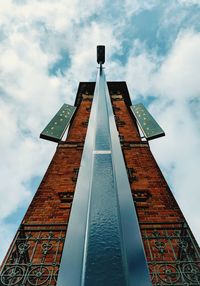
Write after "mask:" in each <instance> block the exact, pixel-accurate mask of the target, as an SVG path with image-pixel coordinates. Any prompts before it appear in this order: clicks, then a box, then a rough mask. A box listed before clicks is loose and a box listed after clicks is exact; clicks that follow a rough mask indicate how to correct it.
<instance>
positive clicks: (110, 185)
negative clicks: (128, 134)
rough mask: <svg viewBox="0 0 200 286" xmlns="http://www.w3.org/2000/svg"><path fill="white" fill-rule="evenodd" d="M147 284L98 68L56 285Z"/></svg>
mask: <svg viewBox="0 0 200 286" xmlns="http://www.w3.org/2000/svg"><path fill="white" fill-rule="evenodd" d="M104 284H105V285H110V286H112V285H113V286H114V285H115V286H117V285H119V286H126V285H130V286H132V285H137V286H144V285H151V282H150V277H149V273H148V267H147V263H146V260H145V254H144V249H143V243H142V239H141V236H140V230H139V226H138V222H137V216H136V212H135V209H134V205H133V201H132V197H131V190H130V185H129V182H128V177H127V173H126V168H125V163H124V159H123V155H122V151H121V146H120V142H119V138H118V132H117V129H116V125H115V121H114V115H113V111H112V106H111V101H110V97H109V94H108V89H107V84H106V80H105V74H104V71H103V70H102V69H101V71H99V72H98V75H97V82H96V87H95V93H94V99H93V104H92V109H91V114H90V120H89V125H88V130H87V135H86V140H85V145H84V150H83V156H82V160H81V166H80V171H79V176H78V180H77V185H76V190H75V196H74V200H73V206H72V210H71V215H70V219H69V225H68V231H67V236H66V242H65V246H64V250H63V255H62V260H61V266H60V271H59V276H58V282H57V285H58V286H65V285H73V286H80V285H84V286H89V285H95V286H101V285H104Z"/></svg>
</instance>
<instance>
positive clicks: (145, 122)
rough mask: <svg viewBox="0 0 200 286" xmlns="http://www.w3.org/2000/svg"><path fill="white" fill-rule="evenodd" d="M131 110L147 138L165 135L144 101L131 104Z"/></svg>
mask: <svg viewBox="0 0 200 286" xmlns="http://www.w3.org/2000/svg"><path fill="white" fill-rule="evenodd" d="M131 110H132V112H133V114H134V115H135V117H136V120H137V122H138V124H139V126H140V128H141V130H142V132H143V134H144V137H145V138H146V139H147V140H151V139H155V138H158V137H161V136H165V133H164V131H163V130H162V128H161V127H160V126H159V125H158V123H157V122H156V121H155V119H154V118H153V117H152V116H151V114H150V113H149V112H148V110H147V109H146V108H145V107H144V105H143V104H142V103H139V104H135V105H132V106H131Z"/></svg>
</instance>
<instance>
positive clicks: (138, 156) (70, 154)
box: [0, 82, 200, 286]
mask: <svg viewBox="0 0 200 286" xmlns="http://www.w3.org/2000/svg"><path fill="white" fill-rule="evenodd" d="M107 84H108V90H109V96H110V100H111V103H112V109H113V113H114V119H115V123H116V127H117V130H118V135H119V142H120V145H121V150H122V153H123V157H124V162H125V166H126V170H127V176H128V180H129V185H130V189H131V204H132V205H133V206H135V209H136V213H137V218H138V223H139V227H140V232H141V237H142V242H143V245H144V249H145V256H146V260H147V263H148V269H149V273H150V276H151V283H152V285H193V286H194V285H200V253H199V247H198V245H197V243H196V241H195V238H194V237H193V235H192V233H191V231H190V228H189V227H188V225H187V222H186V221H185V218H184V216H183V214H182V212H181V210H180V208H179V206H178V204H177V202H176V200H175V199H174V197H173V194H172V192H171V190H170V189H169V186H168V184H167V182H166V180H165V178H164V177H163V175H162V173H161V171H160V169H159V166H158V165H157V163H156V161H155V159H154V157H153V155H152V153H151V150H150V147H149V143H148V141H147V140H144V139H142V138H141V135H140V132H139V128H138V124H137V121H136V118H135V116H134V114H133V112H132V111H131V108H130V106H131V105H132V103H131V100H130V97H129V93H128V89H127V86H126V83H125V82H108V83H107ZM94 91H95V83H94V82H81V83H80V84H79V88H78V91H77V95H76V100H75V106H76V111H75V113H74V115H73V117H72V119H71V123H70V126H69V131H68V134H67V137H66V139H65V140H61V141H60V142H59V143H58V145H57V149H56V152H55V154H54V156H53V158H52V161H51V163H50V165H49V167H48V169H47V171H46V174H45V175H44V177H43V179H42V181H41V184H40V186H39V188H38V190H37V192H36V194H35V196H34V198H33V200H32V202H31V204H30V206H29V208H28V210H27V212H26V214H25V217H24V218H23V220H22V223H21V225H20V227H19V229H18V231H17V233H16V236H15V238H14V240H13V242H12V244H11V246H10V249H9V250H8V253H7V255H6V257H5V259H4V261H3V263H2V266H1V279H0V283H1V285H21V286H22V285H51V286H53V285H57V281H58V276H59V275H58V271H59V267H60V263H61V258H62V253H63V248H64V242H65V238H66V237H67V236H68V222H69V218H70V212H71V207H72V203H73V199H74V193H75V189H76V184H77V179H78V176H79V170H80V164H81V158H82V153H83V148H84V144H85V137H86V132H87V128H88V123H89V118H90V113H91V106H92V102H93V98H94ZM134 243H135V242H134V241H133V244H134ZM136 263H137V262H136ZM133 267H134V266H133ZM108 271H109V270H108ZM100 273H101V271H100ZM99 275H101V274H99ZM111 280H112V279H111ZM108 281H109V279H108ZM113 281H114V280H113ZM101 283H103V282H99V283H96V282H94V283H93V285H103V284H101ZM104 284H105V283H104ZM58 285H62V284H61V282H59V283H58ZM65 285H70V286H72V285H71V284H68V282H67V281H66V284H65ZM74 285H77V284H74ZM80 285H84V283H83V284H80ZM85 285H91V284H90V283H89V282H88V283H85ZM105 285H129V284H128V282H127V284H126V282H124V284H123V282H121V284H120V283H119V284H117V283H116V282H115V284H112V282H109V283H107V284H105ZM130 285H150V284H148V282H147V283H146V284H144V283H143V284H140V283H139V282H138V283H137V281H136V282H135V284H130Z"/></svg>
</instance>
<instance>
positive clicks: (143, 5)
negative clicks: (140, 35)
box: [124, 0, 158, 16]
mask: <svg viewBox="0 0 200 286" xmlns="http://www.w3.org/2000/svg"><path fill="white" fill-rule="evenodd" d="M157 3H158V1H156V0H149V1H146V0H125V4H124V6H125V10H126V13H127V15H128V16H131V15H133V14H138V13H139V12H141V11H142V10H149V9H152V8H153V7H154V6H155V5H156V4H157Z"/></svg>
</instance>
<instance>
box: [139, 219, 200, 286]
mask: <svg viewBox="0 0 200 286" xmlns="http://www.w3.org/2000/svg"><path fill="white" fill-rule="evenodd" d="M140 228H141V232H142V237H143V241H144V246H145V251H146V255H147V260H148V264H149V269H150V273H151V278H152V282H153V285H160V286H161V285H162V286H167V285H177V286H184V285H187V286H190V285H191V286H196V285H200V250H199V247H198V245H197V243H196V241H195V239H194V238H193V235H192V233H191V231H190V229H189V227H188V226H187V224H186V223H175V222H172V223H166V222H165V223H163V222H157V223H141V224H140Z"/></svg>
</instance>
